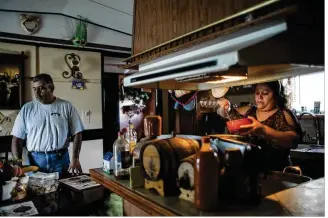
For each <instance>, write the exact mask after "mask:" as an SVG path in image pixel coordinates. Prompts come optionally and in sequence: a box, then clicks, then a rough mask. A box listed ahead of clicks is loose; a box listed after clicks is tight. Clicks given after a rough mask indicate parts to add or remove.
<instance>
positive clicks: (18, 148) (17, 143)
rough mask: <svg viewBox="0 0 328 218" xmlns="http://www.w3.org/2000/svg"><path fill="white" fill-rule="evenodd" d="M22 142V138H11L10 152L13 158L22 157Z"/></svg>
mask: <svg viewBox="0 0 328 218" xmlns="http://www.w3.org/2000/svg"><path fill="white" fill-rule="evenodd" d="M23 142H24V139H21V138H17V137H15V136H13V139H12V141H11V153H12V154H13V156H14V158H15V159H19V160H21V159H22V153H23Z"/></svg>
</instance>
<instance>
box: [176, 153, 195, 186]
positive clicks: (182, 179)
mask: <svg viewBox="0 0 328 218" xmlns="http://www.w3.org/2000/svg"><path fill="white" fill-rule="evenodd" d="M195 156H196V155H195V154H193V155H191V156H189V157H187V158H185V159H183V160H182V161H181V163H180V166H179V168H178V179H179V187H180V188H183V189H186V190H192V189H194V161H195Z"/></svg>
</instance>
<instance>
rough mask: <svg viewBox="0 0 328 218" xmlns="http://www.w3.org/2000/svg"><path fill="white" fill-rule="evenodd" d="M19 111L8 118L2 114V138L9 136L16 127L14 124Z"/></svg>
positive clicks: (0, 133)
mask: <svg viewBox="0 0 328 218" xmlns="http://www.w3.org/2000/svg"><path fill="white" fill-rule="evenodd" d="M18 112H19V111H14V112H12V113H10V114H9V115H8V116H5V115H4V114H3V113H1V112H0V136H8V135H10V134H11V131H12V129H13V127H14V123H15V120H16V117H17V115H18Z"/></svg>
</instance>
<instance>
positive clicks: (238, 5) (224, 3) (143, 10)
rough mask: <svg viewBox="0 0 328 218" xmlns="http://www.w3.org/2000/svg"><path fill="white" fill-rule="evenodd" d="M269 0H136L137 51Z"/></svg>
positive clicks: (134, 47)
mask: <svg viewBox="0 0 328 218" xmlns="http://www.w3.org/2000/svg"><path fill="white" fill-rule="evenodd" d="M264 1H265V0H135V10H134V35H133V49H132V50H133V54H137V53H140V52H142V51H145V50H147V49H150V48H152V47H154V46H156V45H159V44H161V43H164V42H166V41H169V40H171V39H174V38H176V37H179V36H181V35H183V34H186V33H188V32H191V31H194V30H196V29H198V28H201V27H203V26H206V25H208V24H210V23H213V22H215V21H217V20H220V19H222V18H225V17H227V16H230V15H232V14H235V13H237V12H239V11H242V10H244V9H246V8H249V7H251V6H254V5H256V4H258V3H261V2H264Z"/></svg>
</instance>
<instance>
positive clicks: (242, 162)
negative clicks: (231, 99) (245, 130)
mask: <svg viewBox="0 0 328 218" xmlns="http://www.w3.org/2000/svg"><path fill="white" fill-rule="evenodd" d="M210 138H211V147H212V148H213V150H214V151H215V152H216V153H217V154H218V157H219V159H220V172H219V193H218V195H219V199H220V202H221V204H243V205H246V204H256V203H259V201H260V198H261V190H260V181H259V176H260V172H261V171H262V170H263V169H262V167H261V166H263V164H261V162H262V159H261V158H262V156H261V149H260V148H259V147H258V146H255V145H252V144H250V143H248V139H247V138H245V137H241V136H238V135H220V134H219V135H210ZM193 161H194V155H192V156H189V157H188V158H185V159H183V160H182V161H181V162H180V166H179V168H178V181H179V188H180V191H181V194H180V196H179V197H180V198H182V199H185V200H188V201H191V202H193V201H194V198H193V195H194V165H193Z"/></svg>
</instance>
